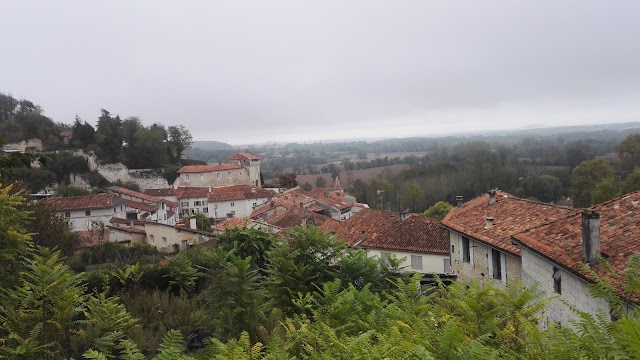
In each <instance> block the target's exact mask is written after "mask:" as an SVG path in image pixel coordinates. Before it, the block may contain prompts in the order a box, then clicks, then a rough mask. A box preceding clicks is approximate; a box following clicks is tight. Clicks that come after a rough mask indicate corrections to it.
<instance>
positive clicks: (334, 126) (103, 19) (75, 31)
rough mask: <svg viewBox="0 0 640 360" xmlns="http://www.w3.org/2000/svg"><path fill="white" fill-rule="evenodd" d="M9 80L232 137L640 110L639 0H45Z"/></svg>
mask: <svg viewBox="0 0 640 360" xmlns="http://www.w3.org/2000/svg"><path fill="white" fill-rule="evenodd" d="M0 12H1V13H2V15H1V16H0V44H2V51H1V54H0V92H3V93H11V94H12V95H13V96H14V97H18V98H26V99H29V100H32V101H33V102H35V103H37V104H39V105H41V106H42V107H43V108H44V110H45V115H47V116H49V117H51V118H53V119H54V120H55V121H61V122H66V123H71V122H73V119H74V117H75V115H76V114H78V115H79V116H80V117H81V118H82V119H84V120H87V121H89V122H90V123H92V124H94V125H95V122H96V121H97V117H98V116H99V112H100V109H101V108H105V109H107V110H109V111H111V112H112V113H116V114H119V115H120V116H122V117H128V116H133V115H135V116H139V117H140V118H141V119H142V121H143V122H144V123H145V124H152V123H154V122H160V123H163V124H165V125H172V124H184V125H185V126H187V128H188V129H189V130H190V131H191V133H192V134H193V135H194V138H195V139H196V140H218V141H225V142H229V143H232V144H246V143H252V142H264V141H303V140H304V141H308V140H320V139H337V138H363V137H395V136H418V135H426V136H429V135H434V134H441V133H447V132H459V131H470V130H486V131H490V130H491V129H508V128H520V127H526V126H530V125H533V124H545V125H561V124H562V125H572V124H593V123H611V122H627V121H640V1H637V0H628V1H615V0H606V1H602V0H600V1H588V0H575V1H569V0H562V1H557V0H549V1H546V0H545V1H542V0H535V1H534V0H530V1H528V2H525V1H513V0H504V1H488V0H482V1H476V0H473V1H435V0H433V1H426V0H421V1H372V0H364V1H346V0H341V1H328V0H322V1H293V0H292V1H272V0H269V1H265V0H260V1H239V0H231V1H160V0H153V1H130V0H123V1H114V0H110V1H86V0H79V1H30V0H3V1H2V5H1V6H0Z"/></svg>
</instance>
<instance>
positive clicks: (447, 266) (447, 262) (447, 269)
mask: <svg viewBox="0 0 640 360" xmlns="http://www.w3.org/2000/svg"><path fill="white" fill-rule="evenodd" d="M443 260H444V273H445V274H449V273H451V259H443Z"/></svg>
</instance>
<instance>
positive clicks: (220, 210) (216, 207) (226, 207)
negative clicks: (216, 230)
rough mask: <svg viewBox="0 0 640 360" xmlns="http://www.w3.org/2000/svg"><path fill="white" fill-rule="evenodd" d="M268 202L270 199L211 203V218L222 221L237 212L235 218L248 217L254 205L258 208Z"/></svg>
mask: <svg viewBox="0 0 640 360" xmlns="http://www.w3.org/2000/svg"><path fill="white" fill-rule="evenodd" d="M267 201H269V198H260V199H245V200H232V201H218V202H209V216H210V217H212V218H214V219H220V218H224V217H227V213H229V212H231V211H235V214H234V216H233V217H237V218H243V217H248V216H249V215H251V212H253V209H254V204H255V206H256V207H257V206H260V205H262V204H265V203H266V202H267ZM232 205H233V206H232Z"/></svg>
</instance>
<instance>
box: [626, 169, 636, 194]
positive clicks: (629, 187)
mask: <svg viewBox="0 0 640 360" xmlns="http://www.w3.org/2000/svg"><path fill="white" fill-rule="evenodd" d="M636 190H640V167H637V168H635V170H633V172H632V173H631V174H629V176H627V178H626V179H625V180H624V183H622V193H623V194H627V193H630V192H632V191H636Z"/></svg>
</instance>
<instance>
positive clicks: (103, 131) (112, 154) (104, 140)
mask: <svg viewBox="0 0 640 360" xmlns="http://www.w3.org/2000/svg"><path fill="white" fill-rule="evenodd" d="M96 140H97V144H98V149H97V150H96V153H97V155H98V156H99V157H100V158H102V159H103V160H104V161H105V162H108V163H115V162H118V161H119V160H120V154H121V153H122V142H123V138H122V120H121V119H120V116H116V117H112V116H111V113H110V112H109V111H107V110H105V109H102V115H100V118H98V129H97V131H96Z"/></svg>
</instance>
